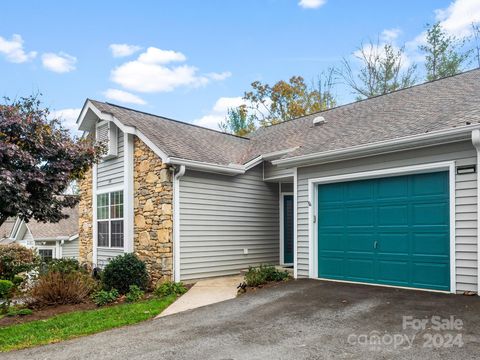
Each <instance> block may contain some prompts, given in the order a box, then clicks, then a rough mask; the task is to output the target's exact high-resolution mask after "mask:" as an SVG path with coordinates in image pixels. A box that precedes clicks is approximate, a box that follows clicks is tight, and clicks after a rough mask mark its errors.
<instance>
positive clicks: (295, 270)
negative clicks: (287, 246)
mask: <svg viewBox="0 0 480 360" xmlns="http://www.w3.org/2000/svg"><path fill="white" fill-rule="evenodd" d="M293 249H294V251H293V277H294V278H295V279H297V278H298V171H297V168H294V169H293Z"/></svg>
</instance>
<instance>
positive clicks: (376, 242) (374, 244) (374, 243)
mask: <svg viewBox="0 0 480 360" xmlns="http://www.w3.org/2000/svg"><path fill="white" fill-rule="evenodd" d="M377 247H378V241H377V240H375V241H374V242H373V248H374V249H376V248H377Z"/></svg>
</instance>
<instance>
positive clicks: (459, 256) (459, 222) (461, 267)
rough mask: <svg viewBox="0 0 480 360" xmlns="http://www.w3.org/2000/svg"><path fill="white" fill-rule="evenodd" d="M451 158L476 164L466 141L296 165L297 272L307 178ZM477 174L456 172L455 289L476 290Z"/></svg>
mask: <svg viewBox="0 0 480 360" xmlns="http://www.w3.org/2000/svg"><path fill="white" fill-rule="evenodd" d="M452 160H454V161H455V163H456V166H462V165H473V164H476V151H475V149H474V147H473V145H472V144H471V143H470V142H467V141H466V142H461V143H454V144H446V145H440V146H435V147H428V148H423V149H417V150H409V151H404V152H397V153H391V154H385V155H380V156H373V157H368V158H361V159H356V160H349V161H343V162H335V163H329V164H323V165H315V166H309V167H303V168H298V188H297V190H298V198H297V201H298V203H297V205H298V248H297V251H298V275H299V276H300V277H307V276H308V267H309V266H308V261H309V256H308V255H309V254H308V250H309V249H308V245H309V244H308V203H307V200H308V179H311V178H318V177H324V176H333V175H341V174H348V173H355V172H362V171H371V170H380V169H388V168H395V167H401V166H409V165H418V164H427V163H434V162H440V161H452ZM476 181H477V174H466V175H456V179H455V185H456V192H455V198H456V200H455V212H456V229H455V230H456V239H455V256H456V284H457V291H458V292H463V291H477V193H476V186H477V185H476V184H477V183H476Z"/></svg>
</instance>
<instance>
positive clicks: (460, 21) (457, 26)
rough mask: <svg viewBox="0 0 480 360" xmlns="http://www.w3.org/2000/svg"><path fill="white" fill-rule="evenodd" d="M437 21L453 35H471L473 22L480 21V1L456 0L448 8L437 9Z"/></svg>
mask: <svg viewBox="0 0 480 360" xmlns="http://www.w3.org/2000/svg"><path fill="white" fill-rule="evenodd" d="M435 16H436V19H437V21H440V24H441V25H442V27H443V28H444V29H445V30H446V31H447V32H448V33H450V34H451V35H455V36H458V37H463V36H469V35H470V34H471V33H472V28H471V25H472V22H479V21H480V1H478V0H456V1H454V2H452V3H451V4H450V6H449V7H448V8H446V9H437V10H435Z"/></svg>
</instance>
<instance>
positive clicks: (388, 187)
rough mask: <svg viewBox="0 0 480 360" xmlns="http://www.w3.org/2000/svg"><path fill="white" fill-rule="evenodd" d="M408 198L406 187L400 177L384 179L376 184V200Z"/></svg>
mask: <svg viewBox="0 0 480 360" xmlns="http://www.w3.org/2000/svg"><path fill="white" fill-rule="evenodd" d="M406 197H408V186H407V183H406V181H405V179H403V178H401V177H392V178H386V179H384V181H382V182H380V183H379V184H378V195H377V200H380V201H381V200H392V199H398V200H399V199H405V198H406Z"/></svg>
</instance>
